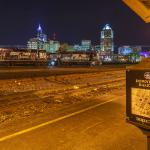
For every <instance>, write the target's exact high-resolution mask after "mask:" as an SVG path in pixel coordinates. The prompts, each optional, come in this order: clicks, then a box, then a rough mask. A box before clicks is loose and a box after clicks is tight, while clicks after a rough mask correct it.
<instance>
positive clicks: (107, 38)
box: [100, 24, 114, 54]
mask: <svg viewBox="0 0 150 150" xmlns="http://www.w3.org/2000/svg"><path fill="white" fill-rule="evenodd" d="M113 38H114V32H113V30H112V28H111V27H110V26H109V24H106V25H105V26H104V28H103V30H102V31H101V37H100V39H101V51H100V52H101V53H104V54H113V53H114V42H113Z"/></svg>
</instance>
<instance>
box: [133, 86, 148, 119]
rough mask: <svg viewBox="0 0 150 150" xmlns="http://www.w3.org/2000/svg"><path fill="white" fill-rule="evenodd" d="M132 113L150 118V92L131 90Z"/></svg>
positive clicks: (146, 90)
mask: <svg viewBox="0 0 150 150" xmlns="http://www.w3.org/2000/svg"><path fill="white" fill-rule="evenodd" d="M131 113H132V114H135V115H139V116H143V117H147V118H150V90H149V89H138V88H132V89H131Z"/></svg>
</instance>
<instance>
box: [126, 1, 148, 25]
mask: <svg viewBox="0 0 150 150" xmlns="http://www.w3.org/2000/svg"><path fill="white" fill-rule="evenodd" d="M123 2H124V3H126V4H127V5H128V6H129V7H130V8H131V9H132V10H133V11H134V12H135V13H137V14H138V15H139V16H140V17H141V18H142V19H143V20H144V21H145V22H146V23H149V22H150V0H123Z"/></svg>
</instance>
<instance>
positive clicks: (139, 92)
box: [126, 59, 150, 150]
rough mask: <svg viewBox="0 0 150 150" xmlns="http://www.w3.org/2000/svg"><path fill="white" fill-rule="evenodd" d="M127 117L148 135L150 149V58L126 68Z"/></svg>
mask: <svg viewBox="0 0 150 150" xmlns="http://www.w3.org/2000/svg"><path fill="white" fill-rule="evenodd" d="M126 119H127V121H128V122H129V123H131V124H133V125H135V126H137V127H138V128H140V129H141V130H142V132H143V133H144V134H145V135H146V136H147V150H150V59H145V60H144V61H143V62H141V63H140V64H138V65H134V66H131V67H128V68H127V69H126Z"/></svg>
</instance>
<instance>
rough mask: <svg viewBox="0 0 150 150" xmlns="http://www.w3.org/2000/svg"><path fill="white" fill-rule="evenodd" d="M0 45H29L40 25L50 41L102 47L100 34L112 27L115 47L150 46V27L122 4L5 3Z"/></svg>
mask: <svg viewBox="0 0 150 150" xmlns="http://www.w3.org/2000/svg"><path fill="white" fill-rule="evenodd" d="M0 20H1V21H0V22H1V23H0V45H16V44H20V45H26V42H27V40H28V39H29V38H31V37H34V36H36V28H37V26H38V24H39V23H40V24H41V26H42V28H43V30H44V32H45V33H46V34H47V35H48V37H49V39H50V38H52V34H53V33H54V32H55V33H56V34H57V37H56V38H57V40H59V41H61V42H69V43H70V44H77V43H80V41H81V40H82V39H91V40H92V43H93V44H98V43H99V33H100V30H101V29H102V27H103V26H104V25H105V24H107V23H108V24H110V25H111V27H112V28H113V30H114V33H115V45H117V46H119V45H145V46H147V45H150V24H145V23H144V21H143V20H141V19H140V18H139V17H138V16H137V15H136V14H135V13H134V12H132V10H130V9H129V8H128V7H127V6H126V5H125V4H124V3H123V2H122V1H121V0H53V1H52V0H40V1H39V0H12V1H10V0H1V3H0Z"/></svg>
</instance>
